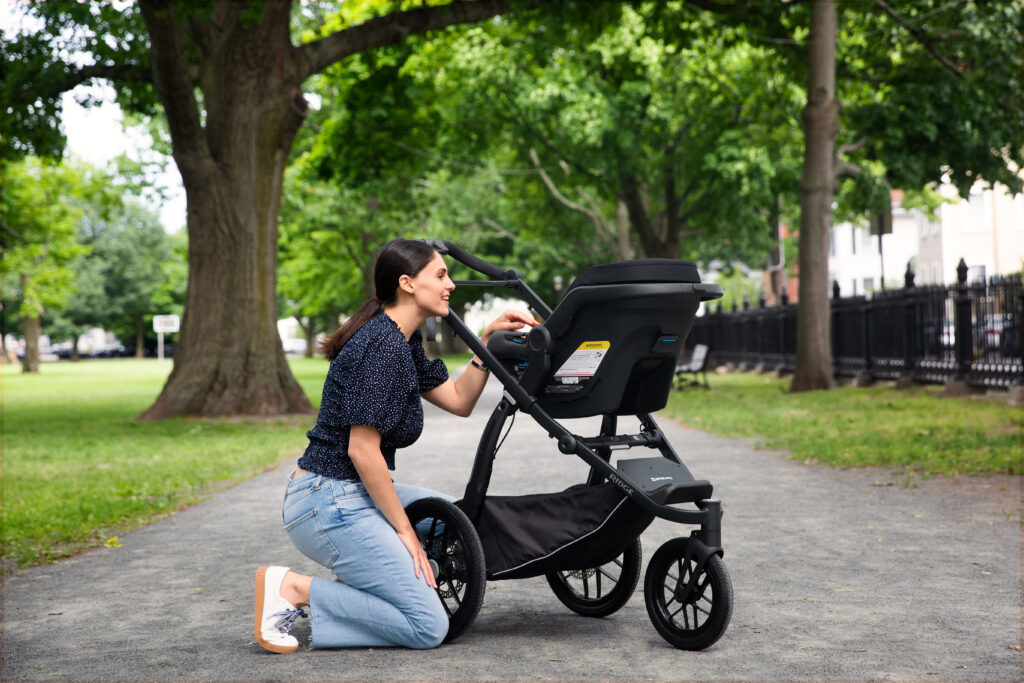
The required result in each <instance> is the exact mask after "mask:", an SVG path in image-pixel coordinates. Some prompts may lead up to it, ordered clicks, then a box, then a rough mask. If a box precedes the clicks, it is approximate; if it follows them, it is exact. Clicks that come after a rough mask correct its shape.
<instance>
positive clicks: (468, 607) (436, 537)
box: [405, 498, 487, 643]
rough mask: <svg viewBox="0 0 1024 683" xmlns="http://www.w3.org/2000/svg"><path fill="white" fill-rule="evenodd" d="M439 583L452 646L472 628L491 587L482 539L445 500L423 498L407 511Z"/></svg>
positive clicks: (465, 518)
mask: <svg viewBox="0 0 1024 683" xmlns="http://www.w3.org/2000/svg"><path fill="white" fill-rule="evenodd" d="M405 513H406V515H408V517H409V522H410V523H411V524H412V525H413V527H414V528H415V529H416V535H417V536H418V537H419V539H420V543H422V544H423V548H424V550H426V552H427V558H428V560H429V561H430V566H431V569H433V571H434V578H435V579H436V580H437V595H438V597H439V598H440V599H441V604H442V605H444V609H445V611H446V612H448V635H447V636H445V639H444V642H446V643H448V642H451V641H453V640H455V639H456V638H458V637H459V635H460V634H461V633H462V632H463V631H464V630H466V629H467V628H469V626H470V625H471V624H472V623H473V621H474V620H475V619H476V615H477V614H478V613H479V612H480V606H481V605H483V602H484V591H485V590H486V585H487V574H486V566H485V564H484V550H483V546H481V544H480V537H479V536H478V535H477V533H476V529H475V528H474V527H473V523H472V522H471V521H470V520H469V517H467V516H466V513H464V512H463V511H462V510H460V509H459V508H457V507H456V506H455V505H453V504H452V503H449V502H448V501H446V500H444V499H443V498H421V499H419V500H416V501H413V502H412V503H410V504H409V505H408V507H406V508H405Z"/></svg>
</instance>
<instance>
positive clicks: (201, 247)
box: [139, 0, 508, 419]
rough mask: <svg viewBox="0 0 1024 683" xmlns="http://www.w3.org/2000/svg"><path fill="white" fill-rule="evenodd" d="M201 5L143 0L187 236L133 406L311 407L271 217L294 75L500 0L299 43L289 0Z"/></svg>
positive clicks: (290, 127) (212, 410)
mask: <svg viewBox="0 0 1024 683" xmlns="http://www.w3.org/2000/svg"><path fill="white" fill-rule="evenodd" d="M172 5H173V6H172ZM200 5H201V6H197V7H196V8H195V9H192V10H191V11H190V7H189V6H184V5H183V4H182V3H177V4H175V3H172V2H170V0H139V7H140V9H141V11H142V16H143V20H144V21H145V24H146V30H147V32H148V34H149V38H150V51H151V56H152V65H153V81H154V85H155V87H156V92H157V95H158V96H159V98H160V102H161V104H162V105H163V107H164V112H165V114H166V116H167V123H168V128H169V129H170V133H171V141H172V146H173V152H174V160H175V162H176V163H177V166H178V170H179V171H180V172H181V176H182V182H183V184H184V186H185V196H186V200H187V205H188V218H187V225H188V236H189V256H188V263H189V277H188V291H187V293H186V297H185V313H184V316H183V318H182V324H181V332H180V335H179V338H178V345H177V347H176V348H175V352H174V369H173V370H172V371H171V375H170V377H169V378H168V379H167V383H166V384H165V385H164V388H163V391H162V392H161V393H160V396H159V397H158V398H157V400H156V402H155V403H154V404H153V405H152V406H150V408H149V409H147V410H146V411H145V412H144V413H143V414H142V415H141V416H140V417H141V419H160V418H164V417H171V416H174V415H182V414H188V415H209V416H215V415H231V414H239V413H243V414H251V415H274V414H280V413H302V412H311V411H312V405H311V404H310V402H309V399H308V398H307V397H306V395H305V393H304V392H303V391H302V389H301V387H300V386H299V384H298V382H296V381H295V378H294V377H293V376H292V373H291V370H290V369H289V368H288V364H287V363H286V361H285V356H284V349H283V348H282V345H281V339H280V337H279V335H278V332H277V298H276V283H277V272H276V271H277V218H278V211H279V207H280V200H281V188H282V183H283V178H284V167H285V163H286V161H287V158H288V153H289V150H290V149H291V146H292V142H293V140H294V137H295V133H296V132H297V131H298V128H299V126H300V125H301V123H302V120H303V118H304V117H305V114H306V102H305V100H304V98H303V97H302V91H301V89H300V86H301V85H302V83H303V81H305V80H306V79H307V78H308V77H310V76H312V75H313V74H316V73H319V72H321V71H323V70H324V69H325V68H327V67H328V66H330V65H331V64H334V63H336V62H338V61H340V60H342V59H344V58H345V57H347V56H349V55H352V54H355V53H358V52H363V51H366V50H370V49H372V48H374V47H377V46H380V45H385V44H391V43H396V42H400V41H402V40H404V39H405V38H406V37H408V36H409V35H413V34H418V33H424V32H426V31H430V30H434V29H438V28H443V27H445V26H451V25H454V24H464V23H472V22H476V21H481V20H483V19H487V18H490V17H492V16H494V15H496V14H500V13H502V12H505V11H507V9H508V5H507V3H506V2H505V0H478V1H476V2H459V1H456V2H452V3H450V4H446V5H442V6H436V7H435V6H431V7H418V8H415V9H412V10H408V11H404V12H394V13H391V14H389V15H386V16H383V17H378V18H375V19H372V20H369V21H366V22H365V23H363V24H360V25H358V26H355V27H352V28H348V29H345V30H341V31H338V32H336V33H333V34H331V35H328V36H325V37H324V38H321V39H319V40H316V41H313V42H311V43H306V44H304V45H302V46H299V47H296V46H293V45H292V44H291V39H290V27H291V5H292V3H291V2H285V1H275V2H267V3H255V4H254V3H242V2H228V1H225V0H222V1H219V2H211V3H200ZM190 55H191V56H193V57H194V60H195V61H190ZM197 85H198V88H199V89H200V90H201V91H202V99H203V113H205V117H204V116H203V115H202V113H201V112H200V107H199V105H198V103H197V100H196V95H195V91H196V87H197Z"/></svg>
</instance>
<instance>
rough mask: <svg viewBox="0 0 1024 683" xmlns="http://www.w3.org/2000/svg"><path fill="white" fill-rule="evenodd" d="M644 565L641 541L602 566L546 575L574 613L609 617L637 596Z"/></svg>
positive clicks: (634, 543)
mask: <svg viewBox="0 0 1024 683" xmlns="http://www.w3.org/2000/svg"><path fill="white" fill-rule="evenodd" d="M642 562H643V549H642V547H641V546H640V539H639V538H637V539H635V540H634V541H633V542H632V543H630V544H629V545H628V546H627V547H626V549H625V550H624V551H622V554H621V555H619V556H618V557H616V558H615V559H614V560H612V561H611V562H609V563H607V564H604V565H601V566H600V567H592V568H590V569H571V570H559V571H553V572H548V573H547V574H545V575H544V576H545V577H546V578H547V580H548V585H550V586H551V590H552V591H553V592H554V594H555V597H557V598H558V599H559V600H561V602H562V604H563V605H565V606H566V607H568V608H569V609H571V610H572V611H573V612H576V613H577V614H582V615H583V616H585V617H606V616H608V615H609V614H612V613H613V612H616V611H618V609H619V608H621V607H622V606H623V605H625V604H626V602H628V601H629V598H630V596H632V595H633V591H634V590H635V589H636V584H637V582H638V581H639V580H640V565H641V563H642Z"/></svg>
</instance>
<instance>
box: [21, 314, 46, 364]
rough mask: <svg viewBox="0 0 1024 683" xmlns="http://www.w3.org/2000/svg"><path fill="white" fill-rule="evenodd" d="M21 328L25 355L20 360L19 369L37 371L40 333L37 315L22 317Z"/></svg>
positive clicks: (40, 328)
mask: <svg viewBox="0 0 1024 683" xmlns="http://www.w3.org/2000/svg"><path fill="white" fill-rule="evenodd" d="M22 330H23V331H24V333H25V357H24V358H23V359H22V360H21V371H22V372H39V335H40V334H41V333H42V325H41V324H40V323H39V316H35V317H32V318H23V319H22Z"/></svg>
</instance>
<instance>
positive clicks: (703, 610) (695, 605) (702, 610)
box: [693, 603, 711, 619]
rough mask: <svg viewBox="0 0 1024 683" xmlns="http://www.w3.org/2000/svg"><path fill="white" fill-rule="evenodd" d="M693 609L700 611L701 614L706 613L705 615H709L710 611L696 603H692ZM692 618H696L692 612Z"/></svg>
mask: <svg viewBox="0 0 1024 683" xmlns="http://www.w3.org/2000/svg"><path fill="white" fill-rule="evenodd" d="M693 610H694V612H701V613H703V614H706V615H707V616H709V617H710V616H711V612H709V611H708V610H706V609H704V608H703V607H701V606H700V605H698V604H697V603H693ZM693 618H694V619H696V618H697V615H696V614H694V615H693Z"/></svg>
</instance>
